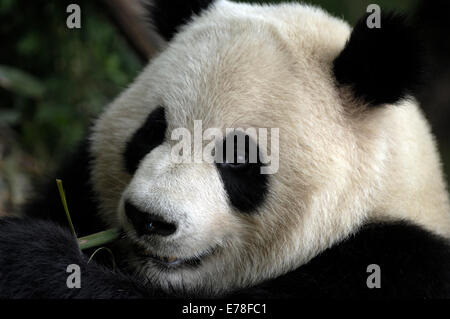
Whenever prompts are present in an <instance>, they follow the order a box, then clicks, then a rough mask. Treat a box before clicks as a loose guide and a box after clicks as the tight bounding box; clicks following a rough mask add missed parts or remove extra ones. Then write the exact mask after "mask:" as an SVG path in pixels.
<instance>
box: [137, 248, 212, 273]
mask: <svg viewBox="0 0 450 319" xmlns="http://www.w3.org/2000/svg"><path fill="white" fill-rule="evenodd" d="M215 251H216V249H211V250H208V251H206V252H204V253H202V254H199V255H197V256H195V257H191V258H178V257H175V256H170V257H162V256H157V255H155V254H153V253H152V252H149V251H148V250H144V251H142V250H140V251H139V252H138V254H139V256H140V257H141V258H145V259H146V260H148V259H150V260H151V261H152V262H153V264H155V265H156V266H158V267H160V268H163V269H176V268H180V267H198V266H200V265H201V264H202V262H203V261H204V260H205V258H207V257H210V256H211V255H213V254H214V253H215Z"/></svg>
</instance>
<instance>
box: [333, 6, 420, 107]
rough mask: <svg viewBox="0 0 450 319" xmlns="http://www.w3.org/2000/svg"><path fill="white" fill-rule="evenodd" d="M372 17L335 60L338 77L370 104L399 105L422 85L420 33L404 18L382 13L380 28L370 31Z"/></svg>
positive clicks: (358, 27) (365, 19)
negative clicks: (369, 23) (369, 22)
mask: <svg viewBox="0 0 450 319" xmlns="http://www.w3.org/2000/svg"><path fill="white" fill-rule="evenodd" d="M369 18H370V16H369V15H366V16H364V17H363V18H362V19H360V20H359V22H358V23H357V24H356V26H355V28H354V29H353V32H352V34H351V36H350V39H349V41H348V42H347V44H346V46H345V48H344V50H343V51H342V52H341V54H340V55H339V56H338V57H337V58H336V60H335V61H334V75H335V77H336V79H337V81H338V83H339V84H341V85H349V86H351V87H352V89H353V93H354V94H355V96H356V97H358V98H362V99H363V100H364V101H366V102H367V103H369V105H380V104H392V103H396V102H398V101H399V100H401V99H402V98H404V97H405V96H407V95H409V94H411V95H413V94H414V93H415V92H414V91H415V90H416V89H417V87H418V84H419V83H420V82H421V81H420V78H421V71H422V70H421V67H422V65H421V58H422V56H421V55H422V54H421V50H420V49H421V48H420V45H419V40H418V37H417V34H418V33H417V32H416V31H415V30H414V28H413V27H412V26H411V25H409V24H408V23H407V20H406V18H405V17H404V16H402V15H398V14H393V13H387V14H384V13H382V14H381V19H380V22H381V25H379V26H380V27H379V28H372V29H371V28H369V27H368V21H369V20H368V19H369Z"/></svg>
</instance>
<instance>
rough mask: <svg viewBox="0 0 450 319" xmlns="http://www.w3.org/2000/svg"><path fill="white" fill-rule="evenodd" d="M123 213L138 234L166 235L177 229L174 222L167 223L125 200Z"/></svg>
mask: <svg viewBox="0 0 450 319" xmlns="http://www.w3.org/2000/svg"><path fill="white" fill-rule="evenodd" d="M125 214H126V215H127V217H128V219H129V220H130V222H131V223H132V224H133V227H134V229H135V230H136V232H137V234H138V236H143V235H160V236H164V237H166V236H170V235H172V234H173V233H175V231H176V230H177V226H176V225H175V224H173V223H169V222H167V221H165V220H164V219H163V218H162V217H160V216H157V215H155V214H151V213H147V212H143V211H141V210H140V209H139V208H137V207H136V206H134V205H133V204H131V203H129V202H125Z"/></svg>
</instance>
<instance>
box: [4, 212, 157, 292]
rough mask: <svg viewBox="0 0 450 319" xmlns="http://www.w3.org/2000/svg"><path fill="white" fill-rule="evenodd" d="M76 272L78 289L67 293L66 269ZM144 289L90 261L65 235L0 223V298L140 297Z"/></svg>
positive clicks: (47, 225)
mask: <svg viewBox="0 0 450 319" xmlns="http://www.w3.org/2000/svg"><path fill="white" fill-rule="evenodd" d="M72 264H76V265H78V266H80V268H81V270H80V273H81V289H69V288H68V287H67V284H66V281H67V277H68V276H69V275H70V273H67V267H68V266H69V265H72ZM149 294H150V295H151V294H152V292H151V290H150V289H147V288H145V287H144V285H143V284H142V283H140V282H137V281H136V280H134V279H132V278H131V277H128V276H126V275H123V274H121V273H113V272H111V271H110V270H108V269H106V268H103V267H102V266H99V265H98V264H96V263H94V262H91V263H89V264H88V263H87V258H86V257H85V256H84V255H83V254H82V253H81V252H80V250H79V248H78V245H77V243H76V241H75V239H74V237H73V236H72V235H71V233H70V232H68V231H67V230H65V229H63V228H61V227H60V226H58V225H56V224H53V223H51V222H46V221H43V220H34V219H14V218H9V219H2V220H0V299H4V298H14V299H19V298H50V299H60V298H92V297H95V298H98V299H111V298H143V297H146V296H149Z"/></svg>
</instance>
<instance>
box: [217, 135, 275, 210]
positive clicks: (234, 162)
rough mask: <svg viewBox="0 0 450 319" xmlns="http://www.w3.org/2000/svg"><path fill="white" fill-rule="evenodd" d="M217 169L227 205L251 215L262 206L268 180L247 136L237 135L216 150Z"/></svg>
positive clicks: (231, 136)
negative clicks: (225, 193)
mask: <svg viewBox="0 0 450 319" xmlns="http://www.w3.org/2000/svg"><path fill="white" fill-rule="evenodd" d="M215 154H216V156H215V158H216V167H217V170H218V172H219V174H220V177H221V179H222V182H223V185H224V189H225V191H226V192H227V195H228V198H229V201H230V203H231V205H232V206H234V207H235V208H236V209H237V210H238V211H240V212H242V213H248V214H250V213H252V212H254V211H255V210H256V208H257V207H258V206H259V205H260V204H261V203H262V202H263V200H264V198H265V196H266V193H267V188H268V176H267V175H264V174H262V173H261V168H262V166H264V164H263V163H261V160H260V156H259V149H258V145H257V144H256V143H255V142H254V141H253V140H252V138H250V136H248V135H244V134H243V133H239V132H236V133H234V134H232V135H229V136H227V138H226V139H225V140H224V141H222V142H221V143H220V145H218V146H217V147H216V152H215Z"/></svg>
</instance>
